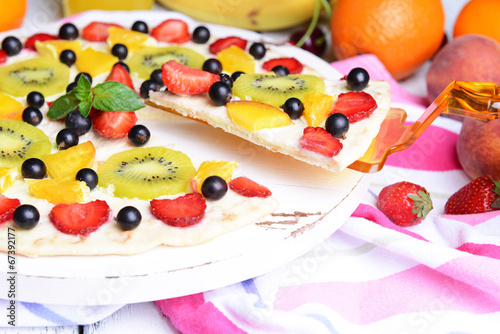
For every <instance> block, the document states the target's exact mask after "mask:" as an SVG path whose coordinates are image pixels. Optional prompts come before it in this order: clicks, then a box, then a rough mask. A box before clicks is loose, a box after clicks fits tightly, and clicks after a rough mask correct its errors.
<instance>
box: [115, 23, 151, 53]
mask: <svg viewBox="0 0 500 334" xmlns="http://www.w3.org/2000/svg"><path fill="white" fill-rule="evenodd" d="M108 33H109V36H108V40H107V43H108V47H109V49H110V50H111V48H112V47H113V45H115V44H117V43H120V44H123V45H125V46H126V47H127V49H128V51H129V52H134V51H136V50H139V49H141V48H143V47H146V46H151V45H152V43H153V42H152V40H153V39H152V38H151V37H149V36H148V35H147V34H144V33H142V32H137V31H133V30H128V29H124V28H120V27H111V28H109V30H108Z"/></svg>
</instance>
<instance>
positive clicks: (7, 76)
mask: <svg viewBox="0 0 500 334" xmlns="http://www.w3.org/2000/svg"><path fill="white" fill-rule="evenodd" d="M68 83H69V67H68V66H67V65H64V64H63V63H61V62H60V61H59V60H58V59H53V58H51V57H35V58H31V59H28V60H23V61H20V62H17V63H13V64H10V65H6V66H2V67H0V91H3V92H5V93H7V94H10V95H12V96H16V97H23V96H26V95H28V94H29V93H30V92H32V91H38V92H40V93H42V94H43V95H44V96H45V97H47V96H50V95H54V94H57V93H61V92H63V91H65V90H66V86H67V85H68Z"/></svg>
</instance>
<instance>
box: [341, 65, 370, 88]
mask: <svg viewBox="0 0 500 334" xmlns="http://www.w3.org/2000/svg"><path fill="white" fill-rule="evenodd" d="M368 81H370V75H369V74H368V72H367V71H366V70H365V69H364V68H361V67H356V68H353V69H352V70H351V71H350V72H349V74H347V78H346V83H347V87H348V88H349V89H351V90H354V91H360V90H363V89H365V88H366V86H368Z"/></svg>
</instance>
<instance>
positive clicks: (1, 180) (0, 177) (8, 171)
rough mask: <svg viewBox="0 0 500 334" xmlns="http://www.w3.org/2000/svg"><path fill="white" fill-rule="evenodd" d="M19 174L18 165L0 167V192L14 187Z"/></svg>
mask: <svg viewBox="0 0 500 334" xmlns="http://www.w3.org/2000/svg"><path fill="white" fill-rule="evenodd" d="M18 174H19V173H18V169H17V168H16V167H0V194H1V193H3V192H4V191H5V190H7V189H9V188H10V187H12V185H13V184H14V181H15V180H16V177H17V175H18Z"/></svg>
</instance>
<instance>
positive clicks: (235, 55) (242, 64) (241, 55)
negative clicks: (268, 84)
mask: <svg viewBox="0 0 500 334" xmlns="http://www.w3.org/2000/svg"><path fill="white" fill-rule="evenodd" d="M217 59H218V60H219V61H220V62H221V64H222V70H223V71H224V72H227V73H234V72H236V71H242V72H245V73H254V72H255V60H254V58H253V57H252V56H251V55H249V54H248V53H246V52H245V51H243V50H242V49H241V48H239V47H237V46H235V45H231V46H230V47H228V48H226V49H224V50H222V51H220V52H219V53H218V54H217Z"/></svg>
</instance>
